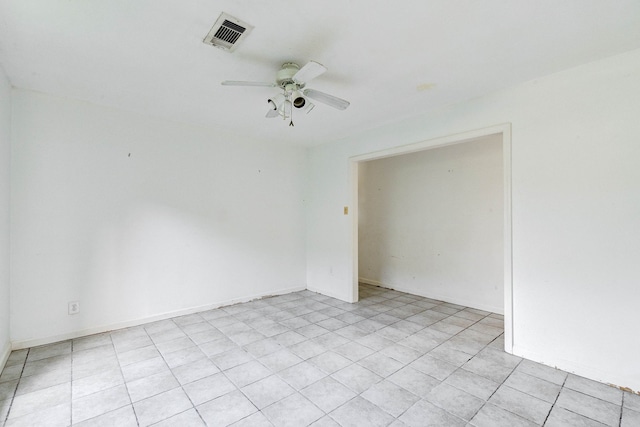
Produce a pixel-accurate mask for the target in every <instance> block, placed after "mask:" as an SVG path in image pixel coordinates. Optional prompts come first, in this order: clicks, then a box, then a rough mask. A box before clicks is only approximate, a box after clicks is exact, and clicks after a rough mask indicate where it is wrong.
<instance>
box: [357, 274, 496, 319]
mask: <svg viewBox="0 0 640 427" xmlns="http://www.w3.org/2000/svg"><path fill="white" fill-rule="evenodd" d="M358 281H359V282H360V283H365V284H368V285H374V286H380V287H381V288H386V289H392V290H395V291H400V292H406V293H408V294H413V295H418V296H421V297H425V298H431V299H435V300H438V301H444V302H448V303H451V304H457V305H463V306H465V307H470V308H476V309H478V310H484V311H489V312H491V313H497V314H504V307H496V306H492V305H487V304H478V302H477V301H473V300H467V299H465V298H457V297H452V296H450V295H442V294H438V293H431V292H425V291H424V290H423V289H413V288H408V287H404V286H397V285H387V284H385V283H381V282H378V281H376V280H371V279H367V278H366V277H360V278H358Z"/></svg>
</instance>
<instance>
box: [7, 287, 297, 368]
mask: <svg viewBox="0 0 640 427" xmlns="http://www.w3.org/2000/svg"><path fill="white" fill-rule="evenodd" d="M306 289H307V287H306V286H295V287H291V288H284V289H278V290H275V291H268V292H262V293H258V294H253V295H249V296H245V297H242V298H233V299H230V300H226V301H221V302H217V303H212V304H205V305H201V306H197V307H191V308H186V309H182V310H176V311H171V312H166V313H161V314H156V315H153V316H148V317H143V318H139V319H134V320H128V321H124V322H118V323H113V324H110V325H104V326H97V327H93V328H88V329H81V330H78V331H74V332H69V333H65V334H61V335H54V336H49V337H41V338H34V339H29V340H24V341H14V342H12V343H10V346H9V347H8V352H7V357H9V353H10V352H11V350H21V349H24V348H30V347H37V346H41V345H46V344H52V343H56V342H60V341H66V340H70V339H75V338H81V337H86V336H89V335H95V334H101V333H104V332H109V331H114V330H117V329H125V328H131V327H134V326H140V325H144V324H147V323H151V322H157V321H159V320H166V319H171V318H173V317H178V316H186V315H189V314H194V313H200V312H203V311H208V310H214V309H216V308H221V307H228V306H230V305H235V304H240V303H244V302H249V301H253V300H256V299H261V298H266V297H270V296H276V295H285V294H290V293H292V292H299V291H304V290H306ZM0 360H1V359H0Z"/></svg>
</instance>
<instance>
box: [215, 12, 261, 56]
mask: <svg viewBox="0 0 640 427" xmlns="http://www.w3.org/2000/svg"><path fill="white" fill-rule="evenodd" d="M252 29H253V27H252V26H251V25H249V24H247V23H246V22H242V21H241V20H239V19H237V18H234V17H233V16H231V15H229V14H226V13H224V12H222V13H221V14H220V17H219V18H218V20H217V21H216V23H215V24H213V27H212V28H211V30H210V31H209V34H207V37H205V38H204V40H203V41H204V42H205V43H206V44H210V45H211V46H215V47H219V48H220V49H224V50H226V51H228V52H233V51H234V50H235V49H236V47H237V46H238V44H239V43H240V42H241V41H242V40H243V39H244V38H246V37H247V35H249V33H250V32H251V30H252Z"/></svg>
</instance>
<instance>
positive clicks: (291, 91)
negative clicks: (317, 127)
mask: <svg viewBox="0 0 640 427" xmlns="http://www.w3.org/2000/svg"><path fill="white" fill-rule="evenodd" d="M326 71H327V68H326V67H325V66H324V65H322V64H320V63H318V62H315V61H309V62H308V63H307V64H306V65H305V66H304V67H302V68H300V66H299V65H298V64H295V63H293V62H285V63H284V64H282V67H281V68H280V70H278V72H277V73H276V82H275V83H267V82H244V81H235V80H226V81H223V82H222V84H223V85H225V86H263V87H276V86H278V87H280V88H282V93H279V94H277V95H275V96H272V97H271V98H269V99H268V100H267V103H268V104H269V111H267V115H266V117H267V118H274V117H278V116H280V117H282V118H283V119H284V120H286V119H290V120H291V121H290V122H289V126H293V118H292V115H293V109H294V108H295V109H297V110H299V111H301V112H302V111H304V112H305V113H307V114H308V113H309V112H310V111H311V110H313V107H315V105H313V104H312V103H311V102H310V101H309V98H312V99H314V100H316V101H319V102H321V103H323V104H326V105H328V106H330V107H333V108H336V109H338V110H345V109H346V108H347V107H348V106H349V102H348V101H345V100H344V99H340V98H338V97H336V96H333V95H329V94H328V93H324V92H320V91H317V90H313V89H305V86H306V85H307V82H309V81H310V80H312V79H315V78H316V77H318V76H319V75H321V74H323V73H324V72H326Z"/></svg>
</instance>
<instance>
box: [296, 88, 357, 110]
mask: <svg viewBox="0 0 640 427" xmlns="http://www.w3.org/2000/svg"><path fill="white" fill-rule="evenodd" d="M303 93H304V94H305V95H306V96H308V97H309V98H311V99H315V100H316V101H318V102H322V103H323V104H327V105H328V106H330V107H333V108H337V109H338V110H346V109H347V107H348V106H349V105H350V103H349V101H345V100H344V99H340V98H338V97H337V96H333V95H329V94H328V93H324V92H320V91H318V90H314V89H305V90H304V91H303Z"/></svg>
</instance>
